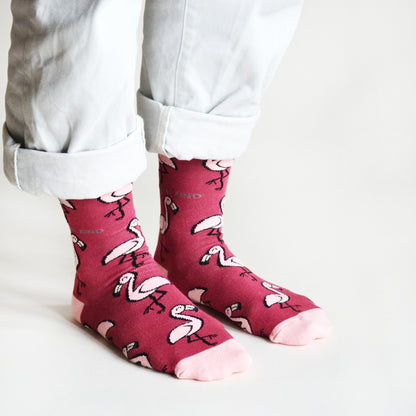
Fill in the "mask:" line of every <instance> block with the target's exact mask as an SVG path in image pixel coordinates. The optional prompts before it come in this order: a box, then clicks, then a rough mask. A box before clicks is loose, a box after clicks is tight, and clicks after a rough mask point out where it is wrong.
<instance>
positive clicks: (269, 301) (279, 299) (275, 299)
mask: <svg viewBox="0 0 416 416" xmlns="http://www.w3.org/2000/svg"><path fill="white" fill-rule="evenodd" d="M261 284H262V286H263V287H265V288H266V289H268V290H270V291H271V292H273V293H269V294H268V295H266V296H265V297H264V300H263V302H264V306H266V307H267V308H270V307H271V306H273V305H275V304H276V303H278V304H279V305H280V307H281V308H282V309H286V308H290V309H292V310H293V311H295V312H300V310H298V309H296V308H295V306H300V305H294V306H292V305H289V304H288V303H287V302H288V300H289V299H290V297H289V296H288V295H286V294H285V293H282V292H279V290H282V288H281V287H279V286H277V285H274V284H273V283H269V282H265V281H263V282H261ZM283 305H286V306H283Z"/></svg>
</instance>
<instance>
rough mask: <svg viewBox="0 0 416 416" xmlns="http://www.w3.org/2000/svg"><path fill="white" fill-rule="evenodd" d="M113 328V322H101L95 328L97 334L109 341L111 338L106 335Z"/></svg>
mask: <svg viewBox="0 0 416 416" xmlns="http://www.w3.org/2000/svg"><path fill="white" fill-rule="evenodd" d="M113 326H115V323H114V322H113V321H102V322H100V323H99V324H98V326H97V332H98V333H99V334H100V335H101V336H102V337H103V338H105V339H106V340H108V341H111V338H109V337H108V336H107V333H108V331H109V330H110V329H111V328H112V327H113Z"/></svg>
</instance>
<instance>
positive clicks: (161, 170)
mask: <svg viewBox="0 0 416 416" xmlns="http://www.w3.org/2000/svg"><path fill="white" fill-rule="evenodd" d="M168 173H169V172H168V169H167V167H166V166H165V165H164V164H163V163H159V174H160V175H159V184H161V183H162V182H163V175H164V174H168Z"/></svg>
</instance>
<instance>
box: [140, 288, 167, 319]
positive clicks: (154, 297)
mask: <svg viewBox="0 0 416 416" xmlns="http://www.w3.org/2000/svg"><path fill="white" fill-rule="evenodd" d="M154 293H160V296H159V297H158V298H157V297H156V296H153V295H149V298H150V299H152V301H153V302H152V303H151V304H150V305H149V306H148V307H147V308H146V309H145V311H144V312H143V314H145V313H149V312H150V311H153V308H152V306H153V305H154V304H156V305H157V306H159V308H160V310H159V312H158V313H162V312H164V311H165V309H166V307H165V305H163V304H162V303H160V302H159V300H160V299H162V298H163V296H165V295H166V293H168V292H167V291H165V290H155V291H154Z"/></svg>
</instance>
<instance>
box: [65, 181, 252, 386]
mask: <svg viewBox="0 0 416 416" xmlns="http://www.w3.org/2000/svg"><path fill="white" fill-rule="evenodd" d="M60 203H61V207H62V209H63V211H64V214H65V217H66V220H67V222H68V225H69V227H70V230H71V237H72V242H73V244H74V249H75V264H76V277H75V284H74V291H73V298H72V310H73V313H74V316H75V318H76V320H77V321H79V322H80V323H81V324H83V325H84V326H85V327H88V328H90V329H92V330H94V331H96V332H98V333H99V334H101V335H102V336H103V337H104V338H105V339H106V340H108V341H110V342H112V343H113V344H114V345H115V346H116V347H118V348H119V350H121V351H122V353H123V354H124V356H125V357H126V358H127V359H128V360H130V361H131V362H132V363H135V364H138V365H141V366H143V367H148V368H153V369H155V370H159V371H162V372H166V373H174V374H175V375H176V376H177V377H179V378H187V379H195V380H215V379H221V378H224V377H226V376H228V375H230V374H232V373H235V372H241V371H244V370H245V369H246V368H247V367H248V365H249V364H250V361H251V359H250V357H249V356H248V354H247V353H246V352H245V350H244V349H243V347H242V346H241V345H240V344H239V343H238V342H237V341H236V340H234V339H233V338H232V337H231V335H230V334H229V333H228V332H227V331H226V330H225V328H224V326H223V325H222V324H221V323H220V322H218V321H217V320H216V319H214V318H212V317H211V316H209V315H207V314H206V313H204V312H203V311H201V310H199V309H198V308H197V307H196V306H195V305H194V304H193V303H192V302H190V300H189V299H188V298H187V297H186V296H185V295H183V294H182V293H181V292H180V291H179V290H178V289H177V288H176V287H175V286H174V285H173V284H171V283H170V281H169V280H168V279H167V278H166V276H165V275H164V274H163V273H162V271H161V270H160V268H159V266H158V265H157V263H156V262H155V261H154V259H153V258H152V256H151V255H150V254H149V250H148V247H147V245H146V242H145V239H144V237H143V234H142V232H141V228H140V226H139V222H138V219H137V218H136V213H135V209H134V205H133V197H132V185H131V184H128V185H126V186H125V187H123V188H121V189H119V190H117V191H115V192H111V193H108V194H105V195H102V196H100V197H99V198H94V199H83V200H72V199H71V200H62V199H61V200H60Z"/></svg>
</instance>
